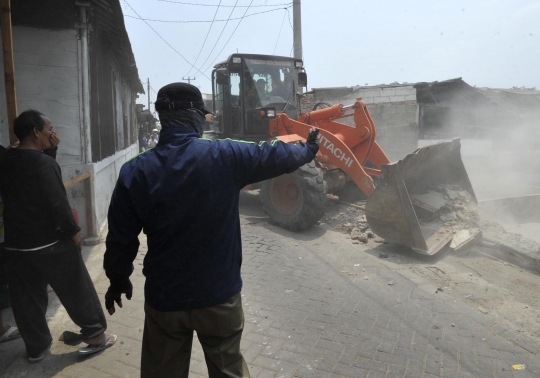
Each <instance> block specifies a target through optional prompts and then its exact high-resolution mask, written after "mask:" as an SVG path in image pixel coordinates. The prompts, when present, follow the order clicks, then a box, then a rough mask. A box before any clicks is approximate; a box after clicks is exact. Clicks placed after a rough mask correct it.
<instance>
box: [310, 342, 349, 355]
mask: <svg viewBox="0 0 540 378" xmlns="http://www.w3.org/2000/svg"><path fill="white" fill-rule="evenodd" d="M315 346H316V347H317V348H321V349H325V350H330V351H333V352H337V353H341V351H342V350H343V349H344V348H345V345H343V344H341V343H336V342H333V341H328V340H324V339H319V341H317V343H316V344H315Z"/></svg>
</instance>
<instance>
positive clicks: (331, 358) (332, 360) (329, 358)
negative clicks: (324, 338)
mask: <svg viewBox="0 0 540 378" xmlns="http://www.w3.org/2000/svg"><path fill="white" fill-rule="evenodd" d="M339 356H340V353H336V352H332V351H326V353H325V354H324V356H323V358H322V359H321V361H320V362H319V365H318V366H317V369H318V370H323V371H327V372H331V371H332V370H334V366H335V365H336V363H337V361H338V359H339Z"/></svg>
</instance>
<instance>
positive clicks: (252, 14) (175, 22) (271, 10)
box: [124, 5, 291, 24]
mask: <svg viewBox="0 0 540 378" xmlns="http://www.w3.org/2000/svg"><path fill="white" fill-rule="evenodd" d="M290 7H291V5H289V8H290ZM248 9H249V8H248ZM282 9H286V8H276V9H270V10H267V11H262V12H255V13H250V14H248V15H247V16H242V17H236V18H227V19H223V20H212V21H209V20H194V21H193V20H192V21H181V20H158V19H153V18H142V17H140V16H139V17H135V16H130V15H129V14H125V15H124V17H129V18H134V19H136V20H142V21H150V22H164V23H169V24H193V23H208V22H212V23H213V22H229V21H235V20H241V19H243V18H248V17H251V16H255V15H257V14H263V13H270V12H275V11H278V10H282ZM233 11H234V8H233ZM231 14H232V12H231Z"/></svg>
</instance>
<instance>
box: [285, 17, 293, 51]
mask: <svg viewBox="0 0 540 378" xmlns="http://www.w3.org/2000/svg"><path fill="white" fill-rule="evenodd" d="M285 10H286V11H287V15H288V17H287V18H288V19H289V25H291V30H292V31H293V34H294V28H293V26H292V22H291V12H289V9H288V8H285ZM293 49H294V43H293V44H292V46H291V52H290V53H289V56H292V52H293Z"/></svg>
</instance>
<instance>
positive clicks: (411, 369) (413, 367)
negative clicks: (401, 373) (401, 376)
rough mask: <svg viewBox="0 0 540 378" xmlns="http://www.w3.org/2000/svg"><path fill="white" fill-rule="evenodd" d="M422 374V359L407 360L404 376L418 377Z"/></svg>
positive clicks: (407, 377)
mask: <svg viewBox="0 0 540 378" xmlns="http://www.w3.org/2000/svg"><path fill="white" fill-rule="evenodd" d="M423 374H424V362H423V361H409V363H408V364H407V370H406V371H405V377H406V378H418V377H421V376H422V375H423Z"/></svg>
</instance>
